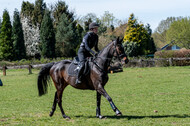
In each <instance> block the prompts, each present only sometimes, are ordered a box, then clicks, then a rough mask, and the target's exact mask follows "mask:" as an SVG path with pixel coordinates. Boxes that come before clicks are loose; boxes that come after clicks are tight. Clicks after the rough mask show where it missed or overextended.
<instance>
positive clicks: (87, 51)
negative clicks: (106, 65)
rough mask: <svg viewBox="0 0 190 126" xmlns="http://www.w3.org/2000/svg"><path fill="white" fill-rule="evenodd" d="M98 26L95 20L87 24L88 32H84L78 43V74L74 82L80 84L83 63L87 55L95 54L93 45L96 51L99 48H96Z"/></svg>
mask: <svg viewBox="0 0 190 126" xmlns="http://www.w3.org/2000/svg"><path fill="white" fill-rule="evenodd" d="M98 27H99V25H98V24H97V23H95V22H93V23H91V24H90V25H89V30H90V31H89V32H87V33H86V34H85V36H84V37H83V40H82V43H81V45H80V48H79V50H78V58H79V61H80V64H79V70H78V75H77V79H76V84H80V83H81V78H82V72H83V69H84V63H85V60H86V58H87V57H92V54H93V55H96V53H95V52H94V51H93V50H91V49H92V48H93V47H94V49H95V51H96V52H97V53H98V52H99V49H98V35H97V32H98Z"/></svg>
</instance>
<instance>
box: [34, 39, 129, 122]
mask: <svg viewBox="0 0 190 126" xmlns="http://www.w3.org/2000/svg"><path fill="white" fill-rule="evenodd" d="M122 41H123V39H121V40H120V39H119V37H118V38H117V39H116V40H114V41H112V42H110V43H109V44H108V45H107V46H106V47H104V48H103V49H102V50H101V51H100V52H99V53H98V54H97V55H96V56H95V57H93V60H92V61H90V62H89V73H88V74H87V75H85V76H83V79H82V83H81V84H77V85H76V84H75V81H76V77H73V76H69V75H68V73H67V71H68V68H69V66H70V64H71V62H72V61H71V60H62V61H59V62H52V63H48V64H46V65H45V66H43V67H42V68H41V70H40V72H39V74H38V82H37V86H38V93H39V96H42V95H44V94H46V93H47V88H48V82H49V81H50V77H51V78H52V81H53V83H54V85H55V88H56V92H55V96H54V102H53V106H52V110H51V112H50V114H49V116H50V117H51V116H53V114H54V112H55V110H56V105H57V103H58V106H59V108H60V110H61V113H62V116H63V118H66V119H70V117H69V116H67V115H66V114H65V112H64V110H63V107H62V94H63V91H64V89H65V88H66V87H67V86H68V85H71V86H72V87H74V88H76V89H84V90H85V89H88V90H95V91H96V92H97V99H96V100H97V108H96V117H97V118H100V119H102V118H104V116H102V115H101V111H100V104H101V96H102V95H103V96H104V97H105V98H106V99H107V100H108V102H109V103H110V105H111V108H112V109H113V111H114V112H115V114H116V116H122V113H121V112H120V111H119V109H118V108H117V107H116V106H115V104H114V102H113V100H112V98H111V97H110V96H109V95H108V93H107V92H106V90H105V89H104V86H105V85H106V83H107V82H108V79H109V78H108V67H109V66H110V62H111V60H112V57H114V56H115V57H117V58H118V59H119V60H120V61H121V62H122V64H127V63H128V58H127V55H126V54H125V51H124V47H123V45H122Z"/></svg>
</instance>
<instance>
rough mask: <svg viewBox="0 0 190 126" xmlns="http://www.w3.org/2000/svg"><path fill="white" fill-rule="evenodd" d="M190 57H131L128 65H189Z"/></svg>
mask: <svg viewBox="0 0 190 126" xmlns="http://www.w3.org/2000/svg"><path fill="white" fill-rule="evenodd" d="M189 65H190V57H187V58H153V59H131V60H129V63H128V64H127V65H126V67H155V66H189Z"/></svg>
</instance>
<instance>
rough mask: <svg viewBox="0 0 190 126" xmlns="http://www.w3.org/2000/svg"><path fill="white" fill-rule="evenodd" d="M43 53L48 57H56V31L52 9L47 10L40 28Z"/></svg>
mask: <svg viewBox="0 0 190 126" xmlns="http://www.w3.org/2000/svg"><path fill="white" fill-rule="evenodd" d="M40 40H41V55H42V56H43V57H47V58H54V57H55V33H54V28H53V20H52V19H51V17H50V11H49V10H46V11H45V15H44V17H43V20H42V24H41V29H40Z"/></svg>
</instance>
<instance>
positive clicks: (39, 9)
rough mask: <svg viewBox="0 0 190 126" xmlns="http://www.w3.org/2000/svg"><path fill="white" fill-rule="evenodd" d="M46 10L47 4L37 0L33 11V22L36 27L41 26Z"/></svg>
mask: <svg viewBox="0 0 190 126" xmlns="http://www.w3.org/2000/svg"><path fill="white" fill-rule="evenodd" d="M45 9H46V3H44V1H43V0H36V1H35V6H34V10H33V14H32V15H33V16H32V22H33V24H34V25H37V24H38V25H41V22H42V19H43V16H44V13H45Z"/></svg>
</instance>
